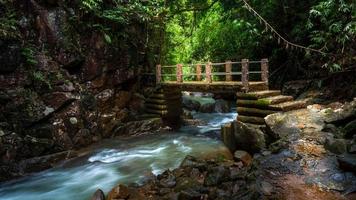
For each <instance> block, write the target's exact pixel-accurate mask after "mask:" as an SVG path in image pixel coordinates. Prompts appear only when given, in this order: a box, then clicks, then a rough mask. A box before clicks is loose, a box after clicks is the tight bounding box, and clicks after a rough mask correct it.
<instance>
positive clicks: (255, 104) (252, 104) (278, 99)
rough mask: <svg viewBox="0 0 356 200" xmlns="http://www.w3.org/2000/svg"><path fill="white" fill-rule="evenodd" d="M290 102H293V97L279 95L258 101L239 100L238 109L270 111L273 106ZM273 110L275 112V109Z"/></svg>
mask: <svg viewBox="0 0 356 200" xmlns="http://www.w3.org/2000/svg"><path fill="white" fill-rule="evenodd" d="M288 101H293V97H292V96H283V95H278V96H274V97H268V98H263V99H257V100H244V99H238V100H237V101H236V104H237V106H238V107H248V108H264V109H270V108H272V107H271V105H274V104H280V103H283V102H288ZM271 110H275V109H274V107H273V108H272V109H271Z"/></svg>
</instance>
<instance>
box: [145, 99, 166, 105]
mask: <svg viewBox="0 0 356 200" xmlns="http://www.w3.org/2000/svg"><path fill="white" fill-rule="evenodd" d="M146 103H153V104H166V100H164V99H151V98H149V99H147V100H146Z"/></svg>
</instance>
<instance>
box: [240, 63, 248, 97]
mask: <svg viewBox="0 0 356 200" xmlns="http://www.w3.org/2000/svg"><path fill="white" fill-rule="evenodd" d="M241 63H242V68H241V72H242V75H241V82H242V85H243V90H244V91H245V92H248V91H249V83H248V80H249V77H248V70H249V69H248V68H249V61H248V59H242V61H241Z"/></svg>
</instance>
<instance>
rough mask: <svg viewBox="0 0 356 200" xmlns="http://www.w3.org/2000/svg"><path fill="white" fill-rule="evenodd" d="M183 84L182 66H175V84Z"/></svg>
mask: <svg viewBox="0 0 356 200" xmlns="http://www.w3.org/2000/svg"><path fill="white" fill-rule="evenodd" d="M182 82H183V65H182V64H177V83H182Z"/></svg>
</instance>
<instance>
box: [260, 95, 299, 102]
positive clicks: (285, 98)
mask: <svg viewBox="0 0 356 200" xmlns="http://www.w3.org/2000/svg"><path fill="white" fill-rule="evenodd" d="M264 99H266V100H268V101H270V102H271V104H278V103H283V102H287V101H293V100H294V98H293V97H292V96H285V95H278V96H273V97H267V98H264Z"/></svg>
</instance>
